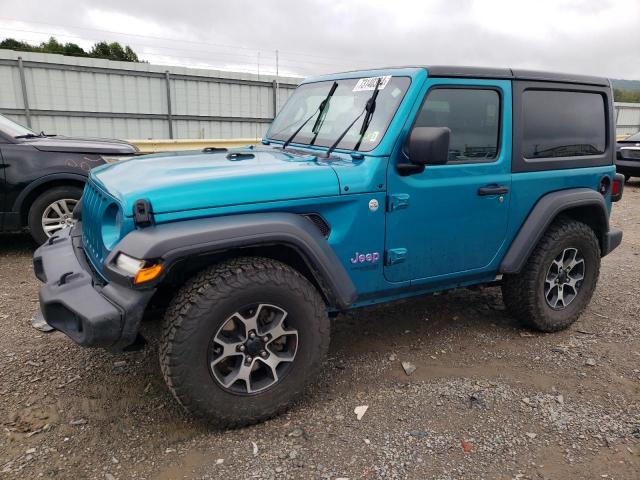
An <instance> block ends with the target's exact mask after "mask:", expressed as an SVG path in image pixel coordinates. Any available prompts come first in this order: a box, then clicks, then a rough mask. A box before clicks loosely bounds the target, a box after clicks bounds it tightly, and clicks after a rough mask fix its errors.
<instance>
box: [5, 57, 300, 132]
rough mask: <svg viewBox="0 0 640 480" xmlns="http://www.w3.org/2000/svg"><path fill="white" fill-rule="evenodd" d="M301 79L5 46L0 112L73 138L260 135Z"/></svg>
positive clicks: (30, 124) (36, 126)
mask: <svg viewBox="0 0 640 480" xmlns="http://www.w3.org/2000/svg"><path fill="white" fill-rule="evenodd" d="M299 81H300V79H299V78H283V77H279V78H278V79H276V78H275V77H273V76H266V75H260V76H258V75H254V74H248V73H237V72H225V71H219V70H206V69H194V68H183V67H166V66H159V65H150V64H147V63H130V62H114V61H110V60H101V59H93V58H80V57H67V56H63V55H53V54H42V53H30V52H15V51H12V50H0V85H1V86H2V87H1V88H0V113H2V114H5V115H7V116H9V117H10V118H12V119H14V120H16V121H18V122H19V123H22V124H24V125H28V126H31V127H32V128H33V129H34V130H36V131H41V130H43V131H45V132H47V133H57V134H62V135H70V136H88V137H113V138H123V139H168V138H190V139H198V138H207V139H215V138H260V137H261V136H262V135H263V133H264V131H265V129H266V127H267V126H268V124H269V123H270V122H271V120H272V119H273V117H274V112H276V111H277V110H278V109H279V107H281V106H282V104H283V103H284V102H285V101H286V99H287V98H288V97H289V95H290V94H291V92H292V91H293V89H294V88H295V87H296V85H297V83H298V82H299Z"/></svg>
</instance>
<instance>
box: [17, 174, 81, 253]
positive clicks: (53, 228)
mask: <svg viewBox="0 0 640 480" xmlns="http://www.w3.org/2000/svg"><path fill="white" fill-rule="evenodd" d="M80 197H82V189H81V188H79V187H74V186H72V185H64V186H60V187H54V188H51V189H49V190H47V191H45V192H44V193H42V194H40V196H39V197H37V198H36V199H35V201H34V202H33V203H32V204H31V208H29V218H28V223H29V230H30V232H31V236H32V237H33V239H34V240H35V241H36V243H37V244H38V245H42V244H43V243H44V242H46V241H47V239H48V238H49V237H51V236H52V235H55V234H56V233H57V232H59V231H60V230H62V229H63V228H66V227H69V226H71V225H73V223H74V222H75V220H74V219H73V217H72V215H71V214H72V212H73V208H74V207H75V206H76V205H77V203H78V202H79V201H80Z"/></svg>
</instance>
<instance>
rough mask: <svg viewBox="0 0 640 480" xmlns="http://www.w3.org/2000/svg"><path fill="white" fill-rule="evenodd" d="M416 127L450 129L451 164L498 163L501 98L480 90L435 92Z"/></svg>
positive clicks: (425, 106)
mask: <svg viewBox="0 0 640 480" xmlns="http://www.w3.org/2000/svg"><path fill="white" fill-rule="evenodd" d="M414 127H449V128H450V129H451V143H450V145H449V163H470V162H486V161H491V160H495V159H496V157H497V155H498V148H499V141H500V95H499V94H498V92H497V91H495V90H490V89H480V88H439V87H436V88H434V89H432V90H431V91H430V92H429V93H428V94H427V98H426V99H425V101H424V104H423V105H422V110H421V111H420V113H419V114H418V118H417V119H416V122H415V125H414Z"/></svg>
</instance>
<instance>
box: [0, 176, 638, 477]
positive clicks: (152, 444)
mask: <svg viewBox="0 0 640 480" xmlns="http://www.w3.org/2000/svg"><path fill="white" fill-rule="evenodd" d="M639 206H640V183H638V182H635V183H632V184H630V185H627V188H626V190H625V196H624V199H623V200H622V202H621V203H619V204H617V205H616V206H615V208H614V214H613V219H612V223H613V224H615V225H617V226H620V227H622V228H623V229H624V231H625V238H624V240H623V244H622V245H621V247H620V248H618V249H617V250H616V251H615V252H614V253H613V254H611V255H610V256H609V257H607V258H605V259H604V261H603V266H602V272H601V277H600V283H599V286H598V289H597V291H596V294H595V296H594V299H593V300H592V302H591V305H590V307H589V308H588V310H587V311H586V313H585V314H584V315H583V316H582V318H581V319H580V320H579V321H578V322H577V323H576V324H575V325H574V326H573V327H571V328H570V329H569V330H567V331H564V332H561V333H557V334H547V335H543V334H539V333H536V332H531V331H528V330H526V329H523V328H522V327H521V326H519V325H518V324H517V323H516V322H515V321H513V320H512V319H511V318H509V316H508V315H507V314H506V312H505V311H504V306H503V304H502V300H501V297H500V292H499V290H498V289H495V288H488V289H483V290H473V291H472V290H458V291H453V292H449V293H447V294H442V295H436V296H431V297H425V298H420V299H413V300H410V301H407V302H405V303H396V304H393V305H387V306H384V307H379V308H375V309H369V310H363V311H359V312H354V313H351V314H349V315H345V316H341V317H339V318H338V319H337V320H336V321H335V324H334V328H333V337H332V346H331V351H330V355H329V359H328V360H327V362H326V365H325V367H324V370H323V374H322V376H321V378H320V379H319V380H318V381H317V382H316V384H315V385H314V386H313V387H312V388H311V389H310V391H309V392H308V394H307V395H306V396H305V398H304V399H303V400H302V401H301V402H300V403H299V404H298V405H297V406H296V407H294V408H293V409H292V410H291V411H290V412H289V413H288V414H285V415H283V416H281V417H278V418H276V419H273V420H271V421H268V422H265V423H263V424H260V425H256V426H253V427H249V428H244V429H240V430H230V431H224V432H220V431H209V430H207V429H205V428H204V427H202V426H201V425H199V424H198V423H196V422H194V421H192V420H191V419H190V418H188V417H187V416H186V415H185V414H183V413H182V412H181V410H180V408H179V407H178V406H177V405H176V403H175V401H174V400H173V398H172V397H171V396H170V394H169V392H168V391H167V389H166V388H165V386H164V383H163V381H162V378H161V375H160V369H159V366H158V361H157V346H156V342H154V341H153V338H154V329H153V325H151V326H149V327H148V330H149V334H150V335H151V338H152V341H151V342H150V345H149V346H148V348H147V349H146V350H144V351H142V352H137V353H131V354H127V355H121V356H113V355H111V354H109V353H106V352H104V351H101V350H87V349H82V348H80V347H77V346H76V345H75V344H73V343H72V342H71V341H70V340H68V339H67V338H66V337H65V336H64V335H62V334H60V333H52V334H42V333H39V332H36V331H35V330H33V329H32V328H31V327H30V326H29V319H30V318H31V315H32V314H33V312H34V311H35V310H36V308H37V288H38V283H37V281H36V280H35V278H34V277H33V273H32V268H31V255H32V252H33V245H32V244H30V242H29V240H28V237H27V236H25V235H5V236H0V272H1V275H0V325H1V328H2V332H3V334H2V335H1V336H0V358H1V362H2V368H1V370H0V423H2V427H3V432H4V434H3V435H2V436H1V437H0V478H7V479H13V478H16V479H17V478H20V479H23V478H38V477H40V478H74V479H81V478H95V479H105V480H114V479H129V478H135V479H142V478H149V479H150V478H155V479H174V478H176V479H177V478H204V479H210V478H331V479H336V478H350V479H358V478H380V477H382V478H415V479H419V478H420V479H422V478H437V479H453V478H474V479H480V478H499V479H502V478H504V479H507V478H509V479H510V478H517V479H526V478H535V479H538V478H553V479H556V478H557V479H567V478H572V479H573V478H610V479H612V478H616V479H621V478H625V479H627V478H628V479H637V478H640V333H638V328H637V324H638V321H639V320H640V286H639V284H638V283H639V282H638V280H639V279H640V275H639V274H638V272H639V271H640V208H639ZM402 362H410V363H411V364H412V365H413V366H415V371H414V372H413V373H412V374H411V375H407V374H406V373H405V370H404V369H403V366H402ZM405 366H407V365H405ZM365 405H366V406H368V409H367V410H366V412H365V414H364V415H363V416H362V418H361V419H360V420H358V419H357V418H356V414H355V413H354V409H355V408H356V407H361V406H365Z"/></svg>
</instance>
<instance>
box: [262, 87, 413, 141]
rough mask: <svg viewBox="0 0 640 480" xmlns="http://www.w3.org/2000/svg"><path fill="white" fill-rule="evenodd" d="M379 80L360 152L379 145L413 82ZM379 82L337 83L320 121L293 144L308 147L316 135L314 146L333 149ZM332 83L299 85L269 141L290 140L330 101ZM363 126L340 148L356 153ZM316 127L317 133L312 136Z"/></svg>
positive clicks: (355, 128) (309, 125) (273, 126)
mask: <svg viewBox="0 0 640 480" xmlns="http://www.w3.org/2000/svg"><path fill="white" fill-rule="evenodd" d="M379 78H381V79H382V81H381V82H380V87H379V90H380V93H379V94H378V98H377V100H376V109H375V112H374V113H373V116H372V117H371V122H370V124H369V128H367V131H366V133H365V135H364V138H363V139H362V143H361V145H360V147H359V149H358V150H360V151H364V152H367V151H370V150H372V149H374V148H375V147H376V146H377V145H378V144H379V143H380V140H382V137H383V136H384V134H385V132H386V130H387V127H388V126H389V123H390V122H391V119H392V118H393V115H394V114H395V113H396V110H397V109H398V105H400V102H401V101H402V98H403V97H404V94H405V92H406V91H407V88H408V87H409V84H410V82H411V80H410V79H409V77H379ZM377 79H378V77H374V78H353V79H346V80H337V82H338V88H337V89H336V91H335V92H334V94H333V96H332V97H331V99H330V100H329V102H328V104H327V106H326V108H325V109H324V111H323V113H322V118H320V121H317V118H318V116H317V115H316V117H315V118H314V119H313V121H310V122H308V123H307V125H305V126H304V127H303V128H302V130H300V132H299V133H298V134H297V135H296V137H295V139H294V140H293V143H300V144H307V145H309V144H311V143H312V140H313V138H314V136H315V135H316V133H317V137H316V138H315V141H313V144H314V145H319V146H321V147H330V146H331V145H333V143H334V142H335V141H336V140H337V139H338V138H339V136H340V134H341V133H342V132H343V131H344V130H345V129H346V128H347V127H348V126H349V124H350V123H351V122H353V120H355V119H356V117H357V116H358V115H360V113H361V112H362V110H363V109H364V107H365V105H366V103H367V100H369V98H370V97H371V94H372V93H373V91H374V89H375V86H376V82H377ZM333 83H334V80H329V81H326V82H316V83H306V84H304V85H300V86H299V87H298V88H297V89H296V90H295V92H294V93H293V95H291V98H290V99H289V100H288V101H287V103H286V104H285V106H284V107H283V108H282V110H281V111H280V113H279V114H278V116H277V117H276V119H275V120H274V121H273V123H272V124H271V127H270V128H269V131H268V132H267V135H266V136H267V138H269V139H271V140H282V141H285V140H287V139H288V138H289V137H290V136H291V135H292V134H293V133H294V132H295V131H296V130H297V129H298V128H299V127H300V125H301V124H302V122H304V121H305V120H306V119H307V118H308V117H309V116H310V115H313V113H314V112H316V111H317V110H318V107H319V106H320V102H322V101H323V100H324V99H325V98H326V97H327V94H328V93H329V91H330V90H331V86H332V85H333ZM361 125H362V121H358V122H356V123H355V124H354V125H353V127H352V128H351V129H350V130H349V132H348V133H347V134H346V135H345V136H344V138H343V139H342V141H341V142H340V143H339V144H338V145H337V148H343V149H346V150H353V149H354V147H355V146H356V144H357V143H358V140H359V139H360V127H361ZM314 126H315V127H316V133H314V132H313V128H314Z"/></svg>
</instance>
